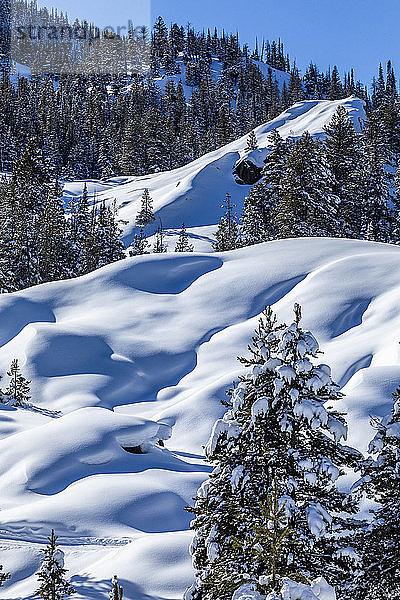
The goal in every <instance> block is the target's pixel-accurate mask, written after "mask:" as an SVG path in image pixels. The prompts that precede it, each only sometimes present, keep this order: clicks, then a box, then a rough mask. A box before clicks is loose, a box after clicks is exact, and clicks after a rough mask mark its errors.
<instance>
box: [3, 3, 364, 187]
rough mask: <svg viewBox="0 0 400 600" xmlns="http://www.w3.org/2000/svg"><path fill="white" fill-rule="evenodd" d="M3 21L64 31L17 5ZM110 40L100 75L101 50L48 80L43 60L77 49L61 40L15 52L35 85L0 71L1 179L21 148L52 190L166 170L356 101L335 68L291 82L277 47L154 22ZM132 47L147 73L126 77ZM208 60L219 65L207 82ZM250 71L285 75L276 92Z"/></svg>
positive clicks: (348, 81) (272, 83)
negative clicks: (114, 49)
mask: <svg viewBox="0 0 400 600" xmlns="http://www.w3.org/2000/svg"><path fill="white" fill-rule="evenodd" d="M3 1H4V0H3ZM17 9H18V10H17ZM13 12H16V13H17V14H18V15H19V17H18V22H19V23H25V22H26V23H35V22H37V23H38V24H40V26H41V27H42V28H44V29H46V28H48V29H50V28H51V27H56V28H58V29H57V31H58V30H60V29H62V28H65V27H67V25H68V21H67V19H66V17H65V15H63V14H62V13H61V14H57V12H55V11H52V12H49V11H47V9H40V10H39V9H38V8H35V4H34V3H29V4H28V3H25V2H24V1H23V0H19V1H18V2H16V4H15V7H14V8H13ZM72 27H76V28H79V27H80V28H81V29H82V30H83V31H84V32H85V36H83V37H84V39H85V40H86V39H87V38H89V39H91V36H92V37H93V31H92V30H93V26H90V25H88V24H87V23H81V24H79V23H75V24H72ZM104 35H105V34H104V33H103V36H104ZM118 39H119V42H120V43H121V44H123V46H124V48H125V55H124V56H123V58H122V59H121V64H118V66H117V67H114V66H113V65H112V64H111V65H110V64H109V60H110V40H109V39H105V40H104V43H108V45H107V46H106V47H105V48H104V51H103V52H102V51H101V50H97V51H96V52H97V55H96V58H95V60H94V59H93V61H92V62H90V61H89V63H90V64H89V65H87V66H86V67H85V65H84V66H83V67H82V66H81V68H80V69H79V70H78V69H77V66H76V65H75V64H71V65H66V66H65V65H62V66H61V67H59V68H58V70H57V69H56V67H55V66H53V67H52V68H50V67H48V68H49V72H47V70H46V60H47V56H48V55H50V56H54V54H55V53H57V56H58V55H60V57H63V61H65V60H67V61H68V60H73V59H74V60H79V57H78V58H77V57H76V55H77V51H76V48H75V45H76V44H75V42H76V41H75V40H74V44H75V45H74V47H73V48H74V50H72V46H71V42H70V41H69V40H68V41H66V42H65V44H64V42H63V41H62V39H61V40H60V39H58V40H57V42H56V43H54V41H53V42H51V43H50V41H49V42H48V44H47V43H46V40H42V41H41V42H40V43H38V42H36V43H35V42H32V43H31V44H30V46H29V48H28V50H30V51H31V54H32V53H33V55H32V56H31V55H30V54H29V52H28V50H27V49H26V48H25V50H24V51H25V52H26V53H27V56H24V55H21V57H20V60H19V62H22V63H23V62H24V61H25V62H26V63H27V64H30V65H31V66H32V67H33V68H34V67H35V61H37V62H38V63H39V64H40V65H41V69H42V70H41V71H40V72H41V73H43V72H44V73H45V74H43V75H33V76H32V77H31V78H29V79H27V78H24V77H20V78H19V79H18V81H17V83H16V84H15V82H14V78H11V79H12V80H10V77H9V73H8V70H7V69H3V78H2V80H1V83H0V148H1V153H0V170H2V171H9V170H11V169H12V165H13V164H14V162H15V160H17V159H18V158H19V157H20V156H21V155H22V153H23V152H24V149H25V146H26V144H27V142H28V141H29V140H30V139H31V138H32V137H35V138H36V139H37V143H38V145H39V146H40V147H42V148H43V152H44V155H45V159H46V162H47V167H48V169H49V171H50V172H53V173H57V174H58V175H59V177H60V178H77V179H83V178H88V177H96V178H108V177H111V176H113V175H120V174H123V175H141V174H145V173H149V172H156V171H160V170H164V169H171V168H174V167H178V166H181V165H183V164H185V163H187V162H189V161H191V160H193V159H195V158H197V157H198V156H200V155H202V154H204V153H206V152H208V151H210V150H214V149H215V148H217V147H219V146H221V145H223V144H226V143H227V142H229V141H231V140H233V139H235V138H237V137H239V136H241V135H243V134H245V133H247V132H248V131H250V130H251V129H253V128H254V127H255V126H256V125H259V124H261V123H263V122H265V121H267V120H268V119H271V118H273V117H274V116H276V115H277V114H279V112H281V111H282V110H284V109H285V108H287V107H288V106H290V105H291V104H293V103H294V102H297V101H298V100H302V99H305V98H315V97H318V98H332V99H336V98H342V97H345V96H348V95H350V94H352V93H356V94H358V95H359V96H362V97H364V96H365V90H364V89H363V87H362V86H361V85H360V84H359V83H355V82H354V75H353V74H349V75H346V76H345V81H344V82H342V81H341V80H340V77H339V74H338V71H337V69H336V68H334V69H333V70H332V71H331V72H328V73H320V72H319V71H318V69H317V67H316V66H315V65H311V66H310V68H309V69H308V70H307V71H306V73H305V74H304V76H303V77H301V76H300V74H299V72H298V69H297V68H296V66H295V65H292V64H291V62H290V59H289V57H288V56H287V55H286V54H285V50H284V46H283V44H282V42H281V41H278V42H272V43H263V45H262V48H261V49H259V48H258V45H257V47H256V49H255V51H254V52H250V50H249V48H248V47H247V46H244V47H241V46H240V43H239V40H238V37H237V36H236V35H227V34H225V32H222V33H218V32H217V31H216V30H215V31H213V32H211V31H207V32H202V33H196V32H195V31H194V30H193V29H192V28H190V27H188V28H186V29H185V28H183V27H179V26H178V25H176V24H173V25H172V26H171V27H170V28H167V26H166V25H165V23H164V21H163V20H162V18H161V17H160V18H159V19H158V20H157V21H156V23H155V25H154V30H153V32H152V34H151V35H150V34H149V33H148V32H146V30H145V29H143V30H142V31H141V33H140V36H139V37H138V34H137V33H136V34H135V36H133V32H130V33H129V35H128V36H127V37H126V38H123V39H122V38H121V39H120V38H118ZM63 44H64V45H63ZM132 45H134V48H135V51H136V52H138V53H139V54H140V55H144V56H145V57H147V58H146V60H147V62H146V60H145V59H144V60H145V64H146V65H147V67H148V68H147V70H146V69H139V70H138V69H137V68H134V65H133V64H132V60H131V58H130V57H129V48H131V47H132ZM90 47H92V46H90ZM91 51H93V50H91ZM21 52H22V50H21ZM41 53H42V54H43V56H40V54H41ZM126 53H128V54H126ZM78 54H79V53H78ZM38 55H39V56H38ZM213 59H217V61H218V65H219V67H218V68H219V70H220V72H219V74H218V77H217V78H216V77H215V68H214V69H212V66H213ZM57 60H58V59H57ZM57 60H55V62H56V63H57ZM60 60H61V59H60ZM102 61H103V62H102ZM259 61H265V63H267V64H268V65H269V66H270V67H272V68H277V69H280V70H283V71H286V72H287V78H286V79H287V81H285V83H284V84H283V86H282V88H281V89H280V88H279V86H278V84H277V82H276V80H275V77H274V75H273V72H272V71H271V70H269V71H268V68H267V67H266V66H265V64H264V62H259ZM57 64H58V63H57ZM214 67H215V64H214ZM0 70H1V69H0ZM34 72H36V71H34ZM46 73H47V74H46ZM160 77H163V78H164V79H165V84H163V85H162V86H159V85H158V84H157V80H159V79H160Z"/></svg>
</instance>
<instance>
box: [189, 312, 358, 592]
mask: <svg viewBox="0 0 400 600" xmlns="http://www.w3.org/2000/svg"><path fill="white" fill-rule="evenodd" d="M300 319H301V310H300V307H299V306H297V305H296V306H295V320H294V322H293V323H291V325H289V326H288V327H287V326H286V325H284V324H278V322H277V319H276V317H275V315H274V314H273V312H272V310H271V309H270V308H268V309H267V310H266V311H265V313H264V314H263V316H262V318H261V319H260V322H259V326H258V329H257V331H256V335H255V336H254V338H253V344H252V346H250V347H249V349H250V352H251V356H250V357H249V358H244V359H240V360H241V362H242V363H243V364H244V366H245V367H246V368H247V369H248V371H247V373H246V374H245V375H243V376H242V377H241V378H240V382H239V384H238V385H235V387H234V389H233V390H230V391H229V394H228V395H229V399H228V400H227V401H224V402H223V404H224V405H225V406H226V407H227V412H226V414H225V415H224V417H223V419H220V420H218V421H217V422H216V423H215V425H214V428H213V431H212V434H211V437H210V440H209V442H208V444H207V446H206V456H207V458H208V460H209V461H210V462H211V464H212V466H213V471H212V473H211V475H210V478H209V479H208V481H206V482H204V483H203V485H202V486H201V488H200V489H199V491H198V494H197V498H196V505H195V507H194V508H193V509H190V510H191V512H194V513H195V515H196V518H195V520H194V522H193V524H192V528H193V529H194V530H195V532H196V533H195V536H194V540H193V543H192V545H191V554H192V557H193V564H194V567H195V570H196V583H195V585H194V586H192V588H190V590H188V592H187V593H186V600H190V599H191V600H197V599H199V598H201V599H202V600H214V599H215V600H217V599H219V600H228V599H231V597H232V593H233V592H234V591H235V589H237V588H238V587H239V586H240V585H241V584H242V583H244V582H248V583H252V584H254V585H255V586H256V587H257V589H258V591H259V592H260V593H263V594H265V592H266V591H268V590H269V589H271V580H272V578H273V573H275V576H276V585H278V582H279V578H281V577H285V576H289V577H292V578H295V579H297V580H299V579H300V580H301V579H302V578H304V577H307V578H308V579H310V578H313V577H316V576H319V575H323V576H324V577H325V578H326V579H327V580H328V581H330V582H331V583H333V584H338V585H340V587H341V588H342V589H343V588H345V587H346V584H347V583H348V579H349V574H348V572H347V569H348V568H349V567H348V565H347V563H344V561H342V560H341V558H340V549H341V548H342V547H348V546H349V540H348V539H347V536H346V531H347V530H348V529H351V527H352V516H351V515H352V514H353V513H354V512H356V507H355V502H354V500H353V499H352V498H351V497H350V496H349V495H348V494H346V493H344V492H342V491H340V490H339V489H338V487H337V485H336V480H337V479H338V478H339V477H340V476H341V475H344V474H345V472H346V471H345V470H344V468H349V467H350V468H352V467H355V466H356V465H357V461H358V460H359V459H360V455H359V454H358V453H356V452H355V451H351V450H349V449H348V448H346V447H345V446H342V445H341V444H340V440H341V439H342V438H344V439H346V435H347V426H346V423H345V420H344V417H343V416H342V415H341V414H339V413H338V412H337V411H335V410H334V409H333V408H332V403H334V402H335V401H336V400H338V399H339V398H340V397H341V394H340V393H339V391H338V387H337V386H336V385H335V384H334V383H333V382H332V379H331V372H330V368H329V367H328V366H327V365H323V364H322V365H321V364H315V358H316V357H317V356H318V354H319V346H318V343H317V341H316V340H315V338H314V336H313V335H312V334H311V333H310V332H309V331H305V330H303V329H302V328H301V326H300ZM276 495H278V503H277V504H276V500H275V499H274V498H276ZM268 504H269V507H268ZM283 505H284V512H285V515H283V514H282V513H280V512H279V508H280V507H282V506H283ZM274 515H275V516H274ZM260 519H261V520H260ZM265 519H266V520H267V521H270V522H271V524H272V523H274V521H275V526H276V531H275V537H274V538H273V539H271V529H270V527H271V525H269V526H266V525H265ZM263 520H264V525H263ZM288 528H289V529H290V531H289V530H288ZM277 544H278V546H279V548H276V553H275V552H272V549H273V548H274V547H276V545H277ZM278 575H279V577H278ZM303 580H304V579H303Z"/></svg>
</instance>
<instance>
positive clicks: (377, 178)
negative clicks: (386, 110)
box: [359, 113, 392, 242]
mask: <svg viewBox="0 0 400 600" xmlns="http://www.w3.org/2000/svg"><path fill="white" fill-rule="evenodd" d="M361 153H362V170H361V172H360V176H359V189H360V195H361V211H362V214H361V224H362V227H361V236H360V237H364V238H366V239H370V240H375V241H381V242H388V241H389V240H390V229H391V220H392V213H391V208H390V205H391V200H392V196H391V174H390V172H389V171H388V169H387V163H388V161H389V154H388V148H387V144H386V138H385V132H384V129H383V127H382V123H381V121H380V119H379V116H378V115H377V114H376V113H370V114H369V115H368V118H367V120H366V121H365V122H364V127H363V140H362V146H361Z"/></svg>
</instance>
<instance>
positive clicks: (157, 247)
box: [153, 225, 168, 254]
mask: <svg viewBox="0 0 400 600" xmlns="http://www.w3.org/2000/svg"><path fill="white" fill-rule="evenodd" d="M164 238H165V234H164V230H163V228H162V225H160V226H159V227H158V228H157V232H156V236H155V241H154V246H153V252H154V254H163V253H164V252H168V247H167V245H166V244H165V243H164Z"/></svg>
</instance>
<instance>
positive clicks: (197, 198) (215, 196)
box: [64, 74, 365, 252]
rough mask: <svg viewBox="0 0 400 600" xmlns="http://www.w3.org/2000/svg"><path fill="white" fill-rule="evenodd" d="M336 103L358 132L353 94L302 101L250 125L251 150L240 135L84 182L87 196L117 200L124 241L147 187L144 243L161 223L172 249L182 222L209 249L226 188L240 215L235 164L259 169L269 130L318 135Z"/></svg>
mask: <svg viewBox="0 0 400 600" xmlns="http://www.w3.org/2000/svg"><path fill="white" fill-rule="evenodd" d="M284 75H285V76H286V75H287V74H284ZM171 79H173V77H172V78H171ZM178 80H179V78H178ZM162 81H166V79H164V80H162ZM159 84H160V82H159ZM338 106H344V107H345V108H346V110H347V111H348V113H349V116H350V119H351V120H352V122H353V124H354V126H355V127H356V129H357V130H358V131H359V130H360V122H359V120H360V119H363V118H365V112H364V106H363V101H362V100H359V99H358V98H356V97H354V96H351V97H349V98H346V99H344V100H335V101H331V100H321V101H317V100H305V101H302V102H298V103H297V104H295V105H294V106H292V107H290V108H289V109H287V110H286V111H285V112H283V113H282V114H281V115H279V116H278V117H277V118H276V119H274V120H272V121H270V122H268V123H265V124H263V125H260V126H259V127H257V128H256V129H255V133H256V136H257V141H258V145H259V148H258V149H257V150H254V151H252V152H250V153H249V152H246V151H245V148H246V145H247V138H248V135H245V136H243V137H242V138H239V139H238V140H235V141H233V142H231V143H229V144H227V145H226V146H223V147H222V148H220V149H218V150H215V151H214V152H210V153H208V154H206V155H205V156H202V157H201V158H199V159H197V160H195V161H193V162H192V163H190V164H188V165H186V166H184V167H181V168H179V169H175V170H173V171H167V172H164V173H156V174H153V175H145V176H141V177H117V178H114V179H109V180H107V181H95V180H90V181H87V182H86V184H87V188H88V194H89V197H90V198H92V199H93V198H94V197H96V202H102V201H103V200H105V201H106V203H112V202H113V201H114V200H116V201H117V205H118V206H119V207H120V210H119V216H120V218H121V220H122V221H126V224H125V225H123V230H124V241H125V242H126V243H127V244H129V243H131V242H132V240H133V235H134V234H135V233H137V231H138V228H137V227H136V225H135V219H136V215H137V213H138V211H139V209H140V203H141V196H142V194H143V190H144V189H145V188H148V189H149V191H150V195H151V196H152V198H153V201H154V211H155V214H156V217H157V219H156V222H155V224H154V226H148V227H146V228H145V234H146V237H148V238H149V241H150V242H154V233H155V231H156V229H157V227H158V226H159V225H160V221H161V223H162V225H163V228H164V230H165V234H166V239H165V242H166V244H167V246H168V249H169V251H173V250H174V247H175V244H176V241H177V239H178V237H179V231H180V229H181V226H182V222H184V223H185V225H186V227H187V229H188V234H189V237H190V243H192V244H194V247H195V251H197V252H212V242H213V240H214V233H215V231H216V228H217V224H218V223H219V221H220V218H221V216H222V208H221V205H222V201H223V199H224V198H225V196H226V194H227V192H229V194H230V195H231V197H232V202H233V203H234V204H235V205H236V212H237V214H238V215H240V213H241V211H242V208H243V200H244V198H245V196H246V195H247V194H248V191H249V189H250V186H247V185H239V184H238V183H236V181H235V178H234V176H233V170H234V167H235V165H236V164H237V162H238V161H239V160H242V159H244V158H245V159H246V160H250V161H252V162H254V163H255V164H257V165H258V166H261V167H262V166H263V164H264V159H265V158H266V156H267V155H268V153H269V146H270V142H269V135H270V133H271V131H273V130H274V129H277V130H278V131H279V133H280V134H281V136H282V137H283V138H284V139H287V138H297V137H300V136H301V135H302V134H303V133H304V132H305V131H306V130H307V131H309V132H310V133H311V135H313V136H314V137H318V138H321V137H323V135H324V126H325V125H326V124H327V123H328V122H329V121H330V119H331V118H332V116H333V114H334V112H335V111H336V109H337V108H338ZM84 184H85V182H84V181H74V182H65V189H64V198H65V201H66V202H67V201H68V200H70V199H71V198H72V197H76V196H78V195H79V194H81V193H82V189H83V186H84Z"/></svg>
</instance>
